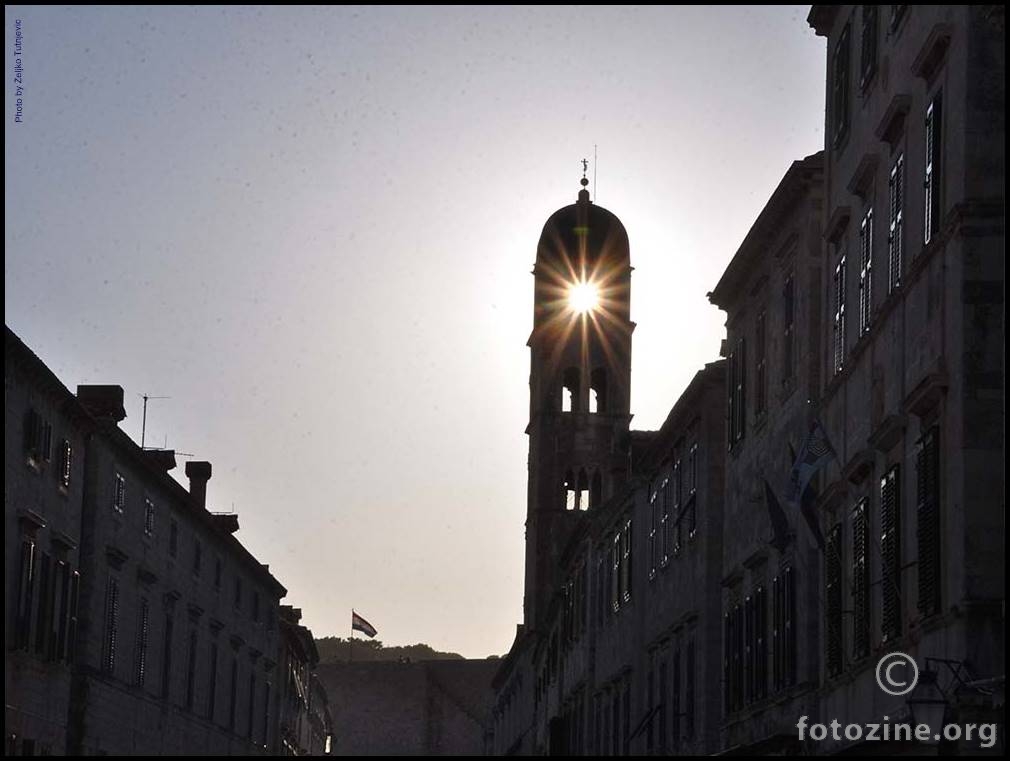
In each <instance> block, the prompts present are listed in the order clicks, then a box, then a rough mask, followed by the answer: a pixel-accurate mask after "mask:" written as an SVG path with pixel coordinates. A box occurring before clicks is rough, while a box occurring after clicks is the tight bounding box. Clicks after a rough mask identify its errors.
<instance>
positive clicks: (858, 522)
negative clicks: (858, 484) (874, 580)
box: [852, 499, 870, 659]
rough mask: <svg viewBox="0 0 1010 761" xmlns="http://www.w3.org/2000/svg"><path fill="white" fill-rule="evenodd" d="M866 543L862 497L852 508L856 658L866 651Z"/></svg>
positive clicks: (867, 647) (868, 582) (853, 645)
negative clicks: (854, 507)
mask: <svg viewBox="0 0 1010 761" xmlns="http://www.w3.org/2000/svg"><path fill="white" fill-rule="evenodd" d="M869 544H870V525H869V516H868V515H867V500H866V499H862V500H860V502H859V504H858V505H856V509H855V510H853V512H852V608H853V612H852V655H853V657H854V658H857V659H858V658H863V657H865V656H866V655H869V653H870V567H869V564H868V563H867V559H868V558H867V555H868V550H869Z"/></svg>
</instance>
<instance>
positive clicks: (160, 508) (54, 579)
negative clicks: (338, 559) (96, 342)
mask: <svg viewBox="0 0 1010 761" xmlns="http://www.w3.org/2000/svg"><path fill="white" fill-rule="evenodd" d="M5 333H6V336H5V338H6V340H5V367H6V369H5V378H6V388H7V393H6V397H5V398H6V412H5V425H6V437H7V445H6V454H5V458H6V464H5V470H6V477H7V483H6V487H5V506H4V511H5V521H6V539H5V543H6V558H7V567H6V569H5V598H6V600H7V607H8V610H7V621H6V629H5V632H6V633H5V637H6V643H7V652H6V656H5V671H6V676H5V682H6V685H5V686H6V709H5V728H6V729H5V734H6V747H7V750H8V752H10V753H15V754H28V755H31V754H36V753H37V754H63V753H77V754H87V755H91V754H141V755H148V754H150V755H156V754H165V753H173V754H215V755H224V754H241V755H249V754H265V753H280V752H281V751H282V750H284V749H285V748H286V746H285V745H284V742H283V741H284V740H286V738H285V737H282V734H281V732H280V725H279V721H280V718H281V716H282V710H281V709H282V697H281V696H282V692H283V690H282V689H281V685H282V682H283V680H285V679H286V678H287V676H288V674H287V667H288V666H289V664H290V663H291V662H292V660H294V659H293V658H292V656H291V654H290V651H289V649H288V648H286V647H282V637H281V632H280V622H279V601H280V598H282V597H283V596H284V595H285V594H286V591H285V589H284V587H283V586H281V584H280V583H279V582H278V581H277V580H276V579H275V578H274V577H273V576H272V575H271V574H270V572H269V570H268V568H267V567H266V566H264V565H262V564H261V563H260V562H259V561H258V560H257V559H256V558H254V557H253V556H252V555H251V554H250V553H249V552H248V551H247V550H246V549H245V548H244V547H243V546H242V544H241V543H240V542H239V541H238V540H237V539H236V537H235V536H234V534H235V532H236V531H237V530H238V519H237V517H236V516H235V515H234V514H215V513H211V512H210V511H208V510H207V482H208V480H209V479H210V476H211V466H210V463H208V462H189V463H187V465H186V474H187V475H188V476H189V481H190V488H189V490H187V489H186V488H184V487H183V486H181V485H180V484H179V483H178V482H177V481H175V480H174V479H173V478H172V477H171V476H170V475H169V471H170V470H171V469H172V468H173V467H174V466H175V456H174V453H173V452H171V451H164V450H144V449H141V448H140V447H139V446H137V445H136V444H135V443H134V442H133V441H132V440H130V438H129V437H128V436H127V435H126V434H125V433H124V432H123V431H121V430H120V429H119V426H118V423H119V422H120V421H121V420H122V419H123V418H124V417H125V412H124V409H123V389H122V388H121V387H119V386H81V387H79V388H78V393H77V395H76V396H74V395H73V394H71V393H70V391H68V390H67V389H66V387H64V386H63V385H62V384H61V383H60V381H59V380H58V379H57V378H56V377H55V376H54V375H53V374H52V373H51V372H50V371H49V370H48V369H47V368H46V367H45V365H44V364H43V363H42V362H41V360H39V358H38V357H36V356H35V355H34V354H33V353H32V352H31V351H30V350H29V349H28V348H27V347H26V346H25V345H24V344H23V343H22V342H21V341H20V340H19V339H18V338H17V337H16V336H15V335H14V334H13V333H12V332H11V331H10V329H6V331H5ZM296 623H297V622H296ZM298 628H299V630H301V631H302V633H303V639H304V638H305V637H307V638H308V641H309V642H310V643H311V642H312V638H311V634H309V633H308V632H307V630H305V629H304V628H303V627H298ZM283 644H284V645H285V646H286V645H287V640H286V639H285V640H284V643H283ZM311 652H314V646H313V647H312V650H311ZM282 655H283V657H284V664H283V666H281V667H279V664H280V661H281V657H282ZM303 660H304V661H311V658H310V657H307V658H305V659H303ZM284 686H285V687H286V684H285V685H284ZM307 687H308V690H309V691H308V693H307V695H308V697H307V699H308V700H309V701H310V702H309V704H308V705H307V707H308V708H309V715H308V716H307V719H306V721H305V722H304V725H305V741H304V742H300V744H299V745H298V746H297V749H298V752H300V753H306V752H310V753H322V752H324V751H325V735H326V734H327V726H326V720H325V711H324V710H323V711H322V712H320V711H319V710H317V709H324V708H325V696H324V695H323V694H322V693H321V691H320V690H319V688H318V684H315V685H313V684H311V683H309V684H307Z"/></svg>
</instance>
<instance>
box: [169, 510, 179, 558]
mask: <svg viewBox="0 0 1010 761" xmlns="http://www.w3.org/2000/svg"><path fill="white" fill-rule="evenodd" d="M168 554H169V555H171V556H172V557H173V558H174V557H176V556H178V554H179V524H178V523H176V521H175V518H173V519H172V522H171V524H170V525H169V527H168Z"/></svg>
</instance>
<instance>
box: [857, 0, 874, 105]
mask: <svg viewBox="0 0 1010 761" xmlns="http://www.w3.org/2000/svg"><path fill="white" fill-rule="evenodd" d="M877 15H878V14H877V6H876V5H864V6H863V10H862V38H861V40H860V43H861V45H860V56H859V87H860V89H864V90H865V89H866V86H867V85H868V84H869V83H870V80H871V79H873V75H874V73H875V72H876V71H877Z"/></svg>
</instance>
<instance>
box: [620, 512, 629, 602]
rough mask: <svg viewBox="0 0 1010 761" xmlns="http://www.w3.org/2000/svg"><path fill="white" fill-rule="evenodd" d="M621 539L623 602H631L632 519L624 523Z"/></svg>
mask: <svg viewBox="0 0 1010 761" xmlns="http://www.w3.org/2000/svg"><path fill="white" fill-rule="evenodd" d="M618 536H619V537H620V542H621V544H620V555H621V557H620V572H621V602H628V601H629V600H631V578H632V577H631V547H632V544H631V519H630V518H629V519H628V520H627V521H625V523H624V530H623V531H621V532H620V533H619V534H618Z"/></svg>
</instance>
